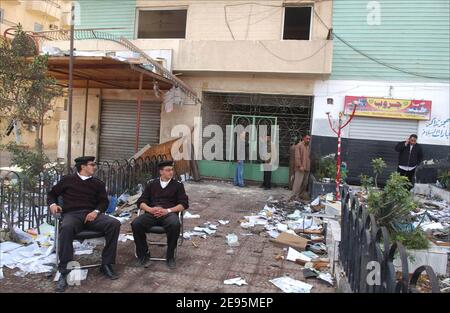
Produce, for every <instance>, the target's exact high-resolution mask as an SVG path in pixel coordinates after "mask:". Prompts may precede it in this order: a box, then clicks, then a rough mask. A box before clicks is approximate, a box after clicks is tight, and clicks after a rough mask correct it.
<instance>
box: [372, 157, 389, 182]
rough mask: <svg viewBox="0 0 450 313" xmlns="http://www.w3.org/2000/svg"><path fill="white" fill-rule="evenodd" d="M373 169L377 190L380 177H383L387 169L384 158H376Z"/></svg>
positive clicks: (373, 161)
mask: <svg viewBox="0 0 450 313" xmlns="http://www.w3.org/2000/svg"><path fill="white" fill-rule="evenodd" d="M372 168H373V175H374V178H373V181H374V183H375V188H378V176H380V175H381V173H382V172H383V170H384V169H385V168H386V162H384V160H383V159H382V158H376V159H373V160H372Z"/></svg>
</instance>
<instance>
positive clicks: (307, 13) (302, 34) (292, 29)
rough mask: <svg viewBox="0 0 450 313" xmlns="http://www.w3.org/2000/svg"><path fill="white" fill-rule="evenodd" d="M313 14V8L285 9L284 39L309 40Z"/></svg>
mask: <svg viewBox="0 0 450 313" xmlns="http://www.w3.org/2000/svg"><path fill="white" fill-rule="evenodd" d="M311 14H312V7H286V8H285V9H284V29H283V39H285V40H309V38H310V36H311V34H310V33H311Z"/></svg>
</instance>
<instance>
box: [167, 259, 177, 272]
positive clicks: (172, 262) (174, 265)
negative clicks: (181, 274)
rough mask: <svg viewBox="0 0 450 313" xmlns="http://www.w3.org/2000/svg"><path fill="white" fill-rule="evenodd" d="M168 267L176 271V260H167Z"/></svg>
mask: <svg viewBox="0 0 450 313" xmlns="http://www.w3.org/2000/svg"><path fill="white" fill-rule="evenodd" d="M166 265H167V267H168V268H170V269H171V270H173V269H175V268H176V267H177V264H176V262H175V259H167V261H166Z"/></svg>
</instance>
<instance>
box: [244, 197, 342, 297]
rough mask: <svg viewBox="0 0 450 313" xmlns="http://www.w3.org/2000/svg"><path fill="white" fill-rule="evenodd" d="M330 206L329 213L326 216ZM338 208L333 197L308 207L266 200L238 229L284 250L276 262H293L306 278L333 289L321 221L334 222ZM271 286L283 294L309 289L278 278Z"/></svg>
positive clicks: (322, 198)
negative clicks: (328, 220) (302, 268)
mask: <svg viewBox="0 0 450 313" xmlns="http://www.w3.org/2000/svg"><path fill="white" fill-rule="evenodd" d="M329 201H332V202H329ZM330 205H331V206H332V207H333V210H331V211H332V212H326V210H327V208H328V206H330ZM338 206H339V202H337V201H333V198H332V194H331V196H330V195H328V196H322V197H317V198H316V199H314V200H313V201H312V202H311V203H309V204H308V203H301V202H298V201H286V200H274V199H273V198H269V199H268V200H267V201H266V205H265V206H264V208H263V209H262V210H260V211H259V212H258V213H257V214H255V215H247V216H244V219H243V220H241V221H240V226H241V228H243V229H245V230H248V231H250V232H252V233H255V234H260V235H261V234H265V236H267V237H269V241H270V242H272V243H273V244H274V245H277V246H280V247H284V250H287V255H285V254H284V253H283V254H277V255H275V256H274V259H275V260H277V261H283V260H287V261H290V262H295V263H296V264H298V265H299V266H302V267H304V271H306V273H307V275H305V277H316V278H317V279H320V280H323V281H325V282H326V283H327V284H329V285H331V286H332V285H333V279H332V275H331V274H330V273H329V266H330V261H329V259H328V257H327V252H328V251H327V246H326V244H325V242H324V241H325V237H326V236H325V234H324V232H325V223H324V218H325V217H326V218H332V219H335V218H337V216H338V215H339V213H340V212H338V210H336V209H334V207H338ZM264 230H265V232H264ZM270 282H271V283H273V284H274V285H276V286H277V287H278V288H280V289H281V290H283V291H284V292H302V293H305V292H306V293H308V292H310V291H311V288H312V286H311V285H309V284H306V283H304V282H301V281H298V280H294V279H292V278H290V277H280V278H277V279H273V280H271V281H270Z"/></svg>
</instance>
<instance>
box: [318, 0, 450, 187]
mask: <svg viewBox="0 0 450 313" xmlns="http://www.w3.org/2000/svg"><path fill="white" fill-rule="evenodd" d="M449 12H450V10H449V3H448V1H445V0H444V1H442V0H430V1H427V3H426V5H424V3H421V2H419V1H401V0H389V1H358V0H341V1H334V3H333V35H334V36H333V38H334V56H333V70H332V74H331V76H330V79H329V80H327V81H323V82H318V83H317V84H316V88H315V92H314V94H315V106H314V118H313V130H312V131H313V135H314V136H313V141H315V144H314V146H313V148H314V153H316V154H318V155H327V154H329V153H332V152H334V151H335V150H336V139H335V137H336V135H335V134H334V133H333V132H332V131H331V129H330V127H329V126H328V120H327V116H326V112H330V113H331V115H332V116H334V118H336V117H337V115H338V112H340V111H343V110H344V103H345V98H346V96H347V97H351V96H354V97H362V99H364V98H367V97H373V98H375V99H400V100H401V99H404V100H414V101H416V102H424V101H428V102H429V101H431V110H429V112H425V110H424V112H423V113H424V114H422V116H419V117H418V118H417V116H416V117H412V118H411V116H403V117H400V118H398V117H399V116H396V117H397V118H386V117H383V116H380V115H379V116H375V117H364V116H356V117H355V118H354V119H353V121H352V122H351V123H350V124H349V126H348V127H347V128H345V129H344V133H343V146H342V152H343V160H344V161H347V165H348V171H349V179H348V181H349V182H350V183H352V182H358V181H359V179H358V176H359V175H360V174H361V173H363V174H367V175H372V174H371V172H372V168H371V165H370V162H371V160H372V159H373V158H376V157H383V158H384V159H385V161H386V163H387V165H388V169H387V170H386V171H385V172H384V174H383V179H385V178H387V175H388V174H389V173H390V172H392V171H393V170H395V169H396V166H397V153H396V152H395V151H394V146H395V144H396V143H397V142H399V141H405V140H406V138H407V137H408V136H409V135H410V134H413V133H414V134H417V135H418V143H419V144H421V145H422V146H423V149H424V155H425V160H426V161H429V162H431V160H434V162H435V161H436V160H442V159H447V160H448V158H449V144H450V112H449V108H450V105H449V88H450V87H449V75H450V74H449V73H450V67H449V61H450V58H449V46H450V42H449V38H450V33H449ZM419 21H420V22H419ZM329 98H331V99H333V105H329V104H327V99H329ZM347 99H349V98H347ZM395 101H398V100H395ZM381 110H382V109H381ZM410 110H413V109H410ZM394 117H395V116H394ZM417 174H418V179H419V180H424V179H425V181H426V179H433V175H432V176H431V177H428V178H426V177H423V176H427V175H424V174H426V173H424V172H422V173H420V172H418V173H417ZM420 176H422V177H420ZM435 179H436V178H435V175H434V181H428V182H435V181H436V180H435Z"/></svg>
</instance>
